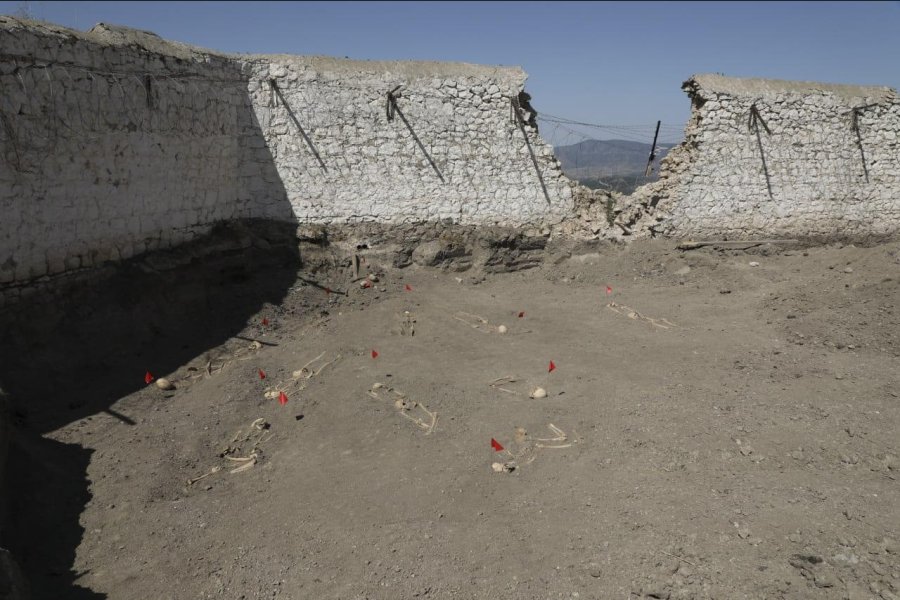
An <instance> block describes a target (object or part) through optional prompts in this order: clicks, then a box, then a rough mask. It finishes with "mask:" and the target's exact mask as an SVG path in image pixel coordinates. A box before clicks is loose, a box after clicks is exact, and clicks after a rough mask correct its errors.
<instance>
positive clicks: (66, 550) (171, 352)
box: [0, 222, 300, 600]
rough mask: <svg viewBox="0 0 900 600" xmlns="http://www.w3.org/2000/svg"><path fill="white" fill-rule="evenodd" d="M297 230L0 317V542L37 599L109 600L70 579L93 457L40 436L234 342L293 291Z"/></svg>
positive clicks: (218, 241)
mask: <svg viewBox="0 0 900 600" xmlns="http://www.w3.org/2000/svg"><path fill="white" fill-rule="evenodd" d="M295 229H296V226H295V225H294V224H289V223H275V222H265V223H256V224H255V225H254V226H253V227H246V226H235V225H232V226H222V227H220V228H218V229H217V230H215V231H214V232H212V233H211V234H210V235H208V236H206V237H205V238H204V239H202V240H199V241H196V242H194V243H192V244H190V245H187V246H182V247H180V248H178V249H176V250H171V251H167V252H159V253H156V254H153V255H150V256H145V257H142V258H141V259H140V260H133V261H129V262H127V263H125V264H123V265H121V266H120V267H117V268H116V269H115V270H113V271H111V272H110V273H108V274H107V276H106V277H105V278H104V280H103V281H102V282H100V283H95V284H93V285H90V286H81V288H80V289H77V290H73V291H72V292H71V293H70V294H69V295H67V296H66V297H65V299H64V300H62V301H60V300H59V299H58V298H55V299H54V300H53V301H50V300H44V301H40V300H38V301H30V302H28V303H27V305H25V306H19V307H18V308H17V310H16V312H15V314H12V313H8V314H6V315H0V317H5V318H3V319H2V320H0V339H3V340H4V341H3V344H2V345H0V388H2V389H4V390H5V391H6V392H7V393H8V395H9V401H10V402H9V403H10V405H11V411H12V422H13V427H12V442H11V447H10V450H9V463H8V466H7V476H6V484H5V485H6V492H7V493H6V495H7V496H8V499H7V502H8V506H7V507H6V511H7V513H8V514H7V515H5V517H6V519H5V521H6V522H7V523H8V524H9V525H8V527H7V528H6V529H5V530H4V543H5V544H7V545H8V547H9V549H10V550H11V551H12V553H13V556H15V557H16V559H17V560H18V561H19V563H20V564H21V566H22V569H23V570H24V572H25V576H26V579H27V580H29V582H30V584H31V588H32V594H33V598H34V599H35V600H40V599H44V598H47V599H50V598H52V599H54V600H61V599H77V600H88V599H90V600H96V599H100V598H105V597H106V595H105V594H101V593H97V592H94V591H91V590H89V589H86V588H84V587H81V586H79V585H78V584H77V580H78V578H79V577H80V576H81V575H83V574H82V573H77V572H75V571H74V570H73V565H74V563H75V552H76V549H77V548H78V545H79V544H80V542H81V539H82V534H83V533H84V531H83V528H82V527H81V525H80V523H79V516H80V515H81V513H82V512H83V510H84V507H85V506H86V504H87V503H88V502H89V501H90V500H91V493H90V481H89V479H88V477H87V469H88V465H89V463H90V461H91V455H92V453H93V450H92V449H90V448H89V447H83V446H79V445H73V444H64V443H61V442H58V441H54V440H53V439H52V435H47V434H49V433H51V432H53V431H54V430H56V429H58V428H60V427H62V426H65V425H67V424H69V423H72V422H76V421H78V420H80V419H83V418H86V417H89V416H91V415H95V414H97V413H101V412H106V413H108V414H110V415H112V416H114V417H116V418H118V419H119V420H121V421H122V423H123V426H128V427H130V426H134V425H135V423H134V421H133V420H132V419H131V418H130V417H129V415H127V414H121V413H120V412H118V411H116V410H115V408H114V407H113V404H114V403H115V402H116V401H117V400H119V399H120V398H122V397H124V396H126V395H128V394H131V393H133V392H134V391H136V390H138V389H140V388H141V387H143V386H144V385H145V383H144V374H145V373H146V372H147V371H148V370H150V371H151V372H153V373H157V374H162V373H168V372H171V371H174V370H175V369H176V368H177V367H179V366H180V365H183V364H185V363H186V362H188V361H190V360H191V359H193V358H195V357H197V356H200V355H202V354H203V353H204V352H205V351H206V350H208V349H211V348H215V347H217V346H219V345H220V344H222V343H224V342H225V341H226V340H228V339H229V338H231V337H233V336H235V335H237V334H239V333H240V331H241V330H242V329H244V328H245V327H246V326H247V324H248V322H252V321H253V320H254V319H255V317H256V315H258V313H259V311H260V309H261V308H262V307H263V306H264V305H265V304H266V303H273V304H277V303H279V302H281V300H282V299H283V298H284V296H285V295H286V293H287V292H288V290H289V289H290V288H291V286H292V285H293V284H294V282H295V281H296V275H297V270H298V269H299V267H300V256H299V252H298V250H297V245H296V241H295V235H294V234H295Z"/></svg>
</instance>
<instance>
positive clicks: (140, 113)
mask: <svg viewBox="0 0 900 600" xmlns="http://www.w3.org/2000/svg"><path fill="white" fill-rule="evenodd" d="M148 81H149V84H150V89H149V94H148V89H147V82H148ZM0 90H2V93H0V285H10V284H20V283H22V282H28V281H30V280H33V279H35V278H38V277H42V276H48V275H50V276H52V275H57V274H59V273H62V272H64V271H72V270H78V269H82V268H90V267H94V266H96V265H99V264H101V263H103V262H106V261H111V260H112V261H114V260H120V259H127V258H129V257H131V256H133V255H136V254H140V253H141V252H144V251H147V250H152V249H156V248H161V247H167V246H171V245H174V244H178V243H181V242H184V241H188V240H190V239H192V238H193V237H194V236H196V235H198V234H200V233H203V232H205V231H206V230H207V229H208V228H209V227H210V225H211V224H212V223H215V222H216V221H220V220H227V219H234V218H238V217H251V216H254V213H255V210H254V207H253V206H252V204H251V203H250V202H249V199H248V197H247V196H246V194H242V193H241V189H242V187H243V186H242V180H241V175H242V169H241V167H242V163H244V162H246V159H247V151H246V150H245V149H244V148H243V147H242V145H244V144H247V143H248V140H252V138H253V137H254V129H256V134H255V137H256V138H258V139H260V140H261V136H260V135H259V132H258V128H254V125H253V123H252V119H251V116H252V113H250V111H249V110H248V108H247V107H248V100H247V95H246V83H245V78H243V77H242V76H241V73H240V70H239V68H238V67H236V66H235V65H233V64H232V63H231V62H230V61H227V60H223V59H215V58H212V57H210V58H208V59H207V60H205V61H201V60H200V59H198V58H197V57H194V56H187V57H178V56H177V55H176V54H170V55H165V54H156V53H151V52H148V51H146V50H144V49H142V48H137V47H126V46H119V45H113V44H108V43H103V41H102V39H100V34H97V35H93V36H90V35H76V34H74V33H73V32H70V31H66V30H61V29H57V28H49V27H39V26H34V25H26V24H23V23H20V22H17V21H15V20H4V21H0ZM148 96H149V103H148ZM270 162H271V159H270Z"/></svg>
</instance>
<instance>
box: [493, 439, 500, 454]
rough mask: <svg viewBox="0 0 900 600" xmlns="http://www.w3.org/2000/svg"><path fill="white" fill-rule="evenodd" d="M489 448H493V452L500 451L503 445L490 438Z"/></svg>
mask: <svg viewBox="0 0 900 600" xmlns="http://www.w3.org/2000/svg"><path fill="white" fill-rule="evenodd" d="M491 448H493V449H494V452H501V451H502V450H503V446H501V445H500V442H498V441H497V440H495V439H494V438H491Z"/></svg>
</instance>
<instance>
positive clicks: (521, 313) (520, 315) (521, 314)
mask: <svg viewBox="0 0 900 600" xmlns="http://www.w3.org/2000/svg"><path fill="white" fill-rule="evenodd" d="M524 316H525V311H524V310H523V311H522V312H520V313H519V318H520V319H521V318H522V317H524Z"/></svg>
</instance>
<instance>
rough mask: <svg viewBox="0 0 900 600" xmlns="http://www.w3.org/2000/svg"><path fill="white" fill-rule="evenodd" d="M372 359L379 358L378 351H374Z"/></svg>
mask: <svg viewBox="0 0 900 600" xmlns="http://www.w3.org/2000/svg"><path fill="white" fill-rule="evenodd" d="M372 358H378V351H377V350H372Z"/></svg>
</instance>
